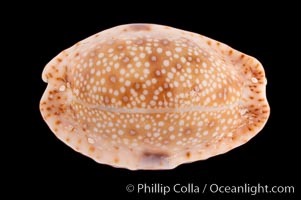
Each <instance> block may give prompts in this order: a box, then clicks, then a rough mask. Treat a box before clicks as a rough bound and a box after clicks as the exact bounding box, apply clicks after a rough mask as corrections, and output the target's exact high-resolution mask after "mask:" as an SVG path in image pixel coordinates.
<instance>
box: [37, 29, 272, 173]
mask: <svg viewBox="0 0 301 200" xmlns="http://www.w3.org/2000/svg"><path fill="white" fill-rule="evenodd" d="M42 78H43V80H44V81H45V82H46V83H48V86H47V88H46V90H45V93H44V95H43V97H42V99H41V102H40V110H41V113H42V116H43V118H44V120H45V121H46V123H47V124H48V126H49V128H50V129H51V130H52V131H53V132H54V134H55V135H56V136H57V137H58V138H59V139H60V140H62V141H63V142H64V143H66V144H67V145H68V146H70V147H71V148H73V149H74V150H76V151H78V152H80V153H82V154H84V155H86V156H88V157H90V158H92V159H94V160H95V161H96V162H98V163H102V164H108V165H111V166H114V167H120V168H127V169H131V170H137V169H153V170H155V169H172V168H175V167H176V166H178V165H180V164H183V163H190V162H194V161H198V160H204V159H207V158H210V157H212V156H215V155H218V154H222V153H225V152H227V151H229V150H231V149H233V148H235V147H238V146H240V145H242V144H244V143H246V142H247V141H249V140H250V139H251V138H252V137H254V136H255V135H256V134H257V133H258V132H259V131H260V130H261V129H262V128H263V126H264V125H265V123H266V121H267V119H268V117H269V112H270V110H269V105H268V102H267V99H266V93H265V87H266V78H265V73H264V69H263V67H262V65H261V64H260V62H259V61H258V60H256V59H255V58H253V57H251V56H248V55H246V54H244V53H241V52H239V51H237V50H235V49H232V48H231V47H229V46H227V45H225V44H223V43H221V42H218V41H215V40H213V39H210V38H207V37H205V36H202V35H199V34H196V33H192V32H188V31H184V30H180V29H176V28H172V27H168V26H163V25H155V24H128V25H121V26H117V27H114V28H110V29H107V30H104V31H102V32H100V33H97V34H95V35H93V36H91V37H88V38H87V39H84V40H82V41H80V42H78V43H76V44H75V45H74V46H72V47H70V48H68V49H66V50H64V51H63V52H61V53H60V54H59V55H57V56H56V57H55V58H53V59H52V60H51V61H50V62H49V63H48V64H47V65H46V67H45V69H44V71H43V75H42Z"/></svg>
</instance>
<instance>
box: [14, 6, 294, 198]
mask: <svg viewBox="0 0 301 200" xmlns="http://www.w3.org/2000/svg"><path fill="white" fill-rule="evenodd" d="M111 3H112V4H111V5H109V4H108V5H105V4H100V5H98V4H93V3H90V4H78V5H75V6H74V5H73V4H75V3H73V4H72V6H71V5H69V6H66V7H62V6H61V5H60V4H54V5H53V4H50V3H49V4H47V3H45V4H43V5H36V4H35V5H32V6H33V7H31V9H29V10H26V11H25V13H24V14H22V15H20V18H19V20H18V23H17V24H14V27H13V28H15V29H16V31H12V35H16V38H18V39H17V40H15V41H17V42H19V43H18V44H16V45H18V46H19V52H20V50H21V54H22V55H21V56H24V59H23V60H22V62H21V63H20V64H17V69H18V70H19V71H20V73H19V74H18V75H20V76H21V78H24V79H25V80H24V81H22V82H20V86H19V87H20V88H24V89H21V90H20V92H21V93H22V92H23V93H26V95H25V96H22V98H21V99H23V100H22V103H24V102H25V106H22V105H20V104H15V105H17V107H21V108H22V109H25V110H24V112H22V113H20V116H19V117H18V119H16V118H15V116H12V118H13V120H15V121H17V120H20V118H21V117H22V118H21V119H25V120H22V122H20V123H18V124H20V125H16V126H15V127H13V128H14V130H17V131H16V133H17V134H13V135H14V136H18V139H17V141H16V142H17V143H16V147H17V148H16V149H18V150H17V152H16V153H14V155H13V156H11V157H10V158H12V160H13V161H12V162H11V163H12V166H14V167H16V166H17V169H14V170H13V172H12V174H14V175H16V176H14V177H15V178H14V179H10V181H12V180H13V182H12V187H17V188H20V190H22V189H24V190H22V194H23V195H26V196H27V195H28V196H29V197H41V198H42V197H43V196H40V194H39V193H38V192H41V193H42V194H43V195H46V196H49V195H50V196H53V197H60V196H62V195H63V196H69V197H71V196H81V195H83V196H84V197H85V199H86V198H88V197H90V196H93V195H95V197H96V198H98V199H108V198H117V195H119V194H121V195H122V197H123V198H128V199H143V198H146V197H147V196H148V195H146V194H137V192H136V191H135V192H133V193H128V192H127V191H126V190H125V186H126V185H127V184H133V185H135V186H136V185H137V184H138V183H147V184H149V185H150V184H152V183H161V184H165V185H169V186H172V185H174V184H176V183H180V184H183V185H185V184H187V183H194V184H195V185H201V186H202V185H204V184H206V183H207V184H212V183H217V184H220V185H242V184H245V183H249V184H251V185H252V184H254V185H257V184H258V183H260V184H262V185H264V184H268V185H270V186H272V185H293V186H295V193H299V192H298V191H299V186H297V184H298V183H297V180H299V178H298V177H300V172H299V169H300V165H299V164H297V161H300V155H299V154H298V152H300V150H299V148H298V141H300V140H298V139H297V135H298V134H299V133H300V129H298V123H297V119H298V117H294V116H293V115H292V114H291V111H292V110H293V111H294V110H295V112H297V111H298V108H297V107H296V108H295V107H294V105H297V104H295V103H294V102H295V100H296V98H295V96H294V95H295V94H296V92H297V87H298V86H299V85H298V80H297V79H294V78H293V75H294V67H296V63H295V60H294V59H288V56H291V57H292V58H294V57H293V56H292V54H293V49H291V47H290V46H289V45H294V40H293V39H292V38H293V35H294V32H295V30H294V26H295V25H296V24H295V25H294V20H295V19H296V18H295V16H294V15H295V13H294V12H291V11H290V10H288V9H287V7H285V6H283V5H277V7H274V6H275V5H269V6H268V7H264V6H263V5H261V4H255V3H254V4H247V5H238V8H235V7H232V8H230V9H229V8H225V7H223V5H219V4H215V5H210V6H207V5H206V6H205V5H199V6H197V5H194V3H190V2H189V3H188V2H181V3H175V2H174V3H170V5H169V6H163V5H162V4H160V3H157V2H140V4H138V5H137V4H131V3H129V2H126V3H124V4H122V5H121V4H119V3H117V2H111ZM176 4H178V5H177V6H176ZM27 6H29V7H30V5H27ZM116 6H117V7H118V9H119V10H117V9H116ZM283 12H289V14H285V15H284V14H283ZM20 22H21V23H20ZM139 22H140V23H142V22H143V23H157V24H163V25H169V26H173V27H176V28H180V29H184V30H188V31H192V32H197V33H200V34H203V35H205V36H208V37H211V38H213V39H216V40H218V41H221V42H223V43H226V44H228V45H230V46H232V47H233V48H235V49H238V50H240V51H242V52H244V53H246V54H249V55H252V56H254V57H256V58H257V59H258V60H259V61H261V62H262V64H263V66H264V68H265V71H266V75H267V79H268V85H267V97H268V101H269V103H270V106H271V116H270V118H269V120H268V122H267V124H266V126H265V127H264V129H263V130H262V131H261V132H260V133H259V134H258V135H257V136H256V137H254V138H253V139H252V140H251V141H250V142H248V143H247V144H245V145H243V146H241V147H239V148H236V149H234V150H232V151H230V152H228V153H226V154H223V155H219V156H216V157H213V158H210V159H208V160H205V161H198V162H194V163H191V164H184V165H181V166H179V167H177V168H176V169H173V170H167V171H129V170H126V169H117V168H113V167H110V166H106V165H101V164H97V163H96V162H94V161H93V160H91V159H90V158H88V157H85V156H83V155H81V154H79V153H76V152H75V151H73V150H72V149H70V148H69V147H67V146H66V145H65V144H63V143H62V142H61V141H59V140H58V139H57V138H56V137H55V135H54V134H53V133H52V132H51V131H50V129H49V128H48V127H47V125H46V123H45V122H44V121H43V119H42V118H41V115H40V112H39V108H38V106H39V100H40V98H41V96H42V94H43V91H44V90H45V88H46V83H44V82H43V81H42V80H41V73H42V70H43V68H44V66H45V65H46V64H47V62H48V61H49V60H51V59H52V58H53V57H54V56H56V55H57V54H58V53H59V52H61V51H62V50H64V49H66V48H68V47H70V46H72V45H73V44H74V43H76V42H78V41H80V40H82V39H84V38H86V37H88V36H90V35H92V34H95V33H97V32H99V31H102V30H104V29H107V28H110V27H113V26H116V25H120V24H125V23H139ZM290 23H292V24H293V25H292V26H291V25H290ZM20 33H21V34H20ZM18 61H20V60H16V62H18ZM21 80H22V79H21ZM20 121H21V120H20ZM23 122H24V125H21V124H23ZM14 161H17V162H16V164H13V163H15V162H14ZM12 168H13V167H12ZM11 170H12V169H11ZM37 191H38V192H37ZM20 192H21V191H20ZM107 195H109V196H107ZM186 195H187V196H186ZM106 196H107V197H106ZM171 196H173V197H175V199H224V198H225V197H229V198H232V199H293V198H296V197H297V194H273V195H272V194H270V195H262V194H259V195H256V196H251V195H237V194H228V195H222V194H209V192H208V193H206V194H185V195H184V194H171V195H168V196H165V197H164V196H163V195H162V194H157V195H154V197H155V198H156V199H166V198H168V197H171Z"/></svg>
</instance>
